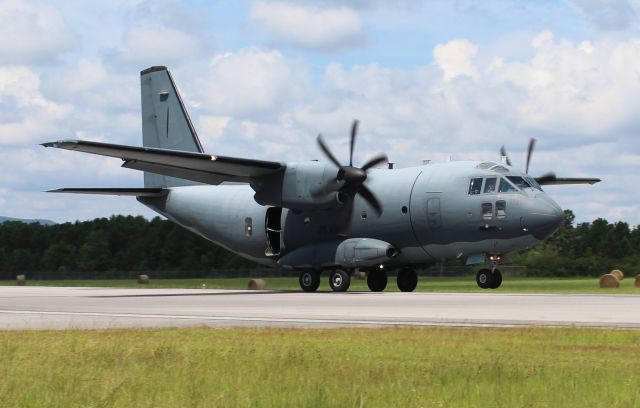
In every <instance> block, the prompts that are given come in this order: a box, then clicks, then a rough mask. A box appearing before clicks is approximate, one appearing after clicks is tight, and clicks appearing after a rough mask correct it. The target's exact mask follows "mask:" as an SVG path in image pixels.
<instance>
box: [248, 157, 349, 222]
mask: <svg viewBox="0 0 640 408" xmlns="http://www.w3.org/2000/svg"><path fill="white" fill-rule="evenodd" d="M337 174H338V168H337V167H335V166H333V165H331V164H327V163H321V162H317V161H309V162H300V163H287V168H286V169H285V171H284V173H283V174H279V175H277V176H270V177H268V178H264V179H260V180H255V181H254V182H252V184H251V187H252V188H253V189H254V190H255V191H256V194H255V196H254V198H255V200H256V202H257V203H258V204H261V205H273V206H278V207H284V208H289V209H292V210H314V209H315V210H317V209H329V208H339V207H341V206H342V205H343V203H344V202H343V200H342V199H341V194H340V193H332V194H327V195H324V196H321V197H313V196H312V194H311V192H312V191H313V190H315V189H318V188H320V187H322V186H324V185H325V184H326V183H328V182H330V181H331V180H334V179H335V178H336V175H337Z"/></svg>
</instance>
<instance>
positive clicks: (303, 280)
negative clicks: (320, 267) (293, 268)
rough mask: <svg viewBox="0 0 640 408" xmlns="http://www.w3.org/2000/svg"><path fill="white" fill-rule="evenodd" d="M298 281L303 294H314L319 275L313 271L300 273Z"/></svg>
mask: <svg viewBox="0 0 640 408" xmlns="http://www.w3.org/2000/svg"><path fill="white" fill-rule="evenodd" d="M298 281H299V282H300V287H301V288H302V290H304V291H305V292H315V291H316V290H317V289H318V286H320V273H319V272H318V271H314V270H306V271H302V272H300V277H299V279H298Z"/></svg>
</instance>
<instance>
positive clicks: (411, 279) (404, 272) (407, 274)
mask: <svg viewBox="0 0 640 408" xmlns="http://www.w3.org/2000/svg"><path fill="white" fill-rule="evenodd" d="M320 272H321V271H319V270H314V269H308V270H304V271H302V272H300V276H299V279H298V281H299V282H300V288H302V290H304V291H305V292H315V291H316V290H318V287H319V286H320ZM396 282H397V284H398V289H400V291H401V292H413V291H414V290H415V288H416V287H417V286H418V274H417V273H416V271H415V270H414V269H411V268H403V269H400V270H399V271H398V277H397V279H396ZM387 283H388V277H387V272H386V271H385V270H383V269H379V268H372V269H370V270H367V286H368V287H369V290H371V291H372V292H382V291H383V290H385V289H386V287H387ZM350 285H351V275H350V274H349V273H348V272H346V271H344V270H342V269H334V270H332V271H330V273H329V286H330V287H331V289H332V290H333V291H334V292H346V291H347V290H348V289H349V286H350Z"/></svg>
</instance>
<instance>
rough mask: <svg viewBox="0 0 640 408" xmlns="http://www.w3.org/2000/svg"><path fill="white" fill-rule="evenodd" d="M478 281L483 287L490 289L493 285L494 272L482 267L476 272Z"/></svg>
mask: <svg viewBox="0 0 640 408" xmlns="http://www.w3.org/2000/svg"><path fill="white" fill-rule="evenodd" d="M476 283H477V284H478V286H479V287H480V288H481V289H489V288H490V287H491V285H493V274H492V273H491V270H490V269H480V270H479V271H478V273H477V274H476Z"/></svg>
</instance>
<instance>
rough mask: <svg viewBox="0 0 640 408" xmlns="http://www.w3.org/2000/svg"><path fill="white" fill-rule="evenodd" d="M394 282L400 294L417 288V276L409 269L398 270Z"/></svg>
mask: <svg viewBox="0 0 640 408" xmlns="http://www.w3.org/2000/svg"><path fill="white" fill-rule="evenodd" d="M396 282H397V283H398V289H400V291H401V292H413V291H414V289H415V288H416V286H418V274H417V273H416V271H415V270H413V269H411V268H403V269H400V271H398V278H397V280H396Z"/></svg>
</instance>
